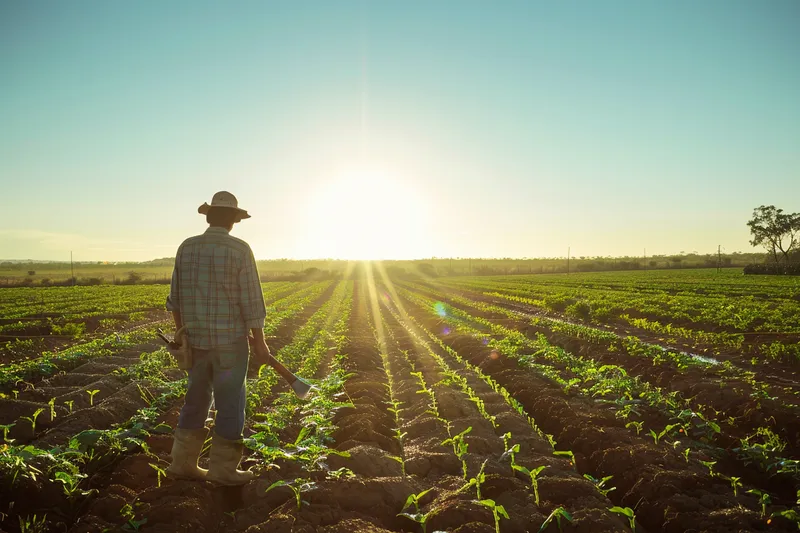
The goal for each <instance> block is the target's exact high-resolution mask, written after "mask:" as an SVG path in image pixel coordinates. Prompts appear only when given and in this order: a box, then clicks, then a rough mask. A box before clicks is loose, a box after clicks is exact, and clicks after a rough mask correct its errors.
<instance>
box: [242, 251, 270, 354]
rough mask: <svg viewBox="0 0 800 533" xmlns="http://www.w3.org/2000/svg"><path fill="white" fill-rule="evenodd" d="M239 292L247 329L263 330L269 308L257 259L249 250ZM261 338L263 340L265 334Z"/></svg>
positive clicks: (243, 265)
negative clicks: (265, 301) (265, 300)
mask: <svg viewBox="0 0 800 533" xmlns="http://www.w3.org/2000/svg"><path fill="white" fill-rule="evenodd" d="M239 291H240V295H239V305H240V306H241V311H242V318H243V319H244V324H245V327H246V328H247V329H249V330H255V329H259V330H263V329H264V319H265V318H266V317H267V306H266V304H265V303H264V292H263V290H262V289H261V279H260V278H259V276H258V268H257V267H256V259H255V257H253V251H252V250H250V249H249V248H248V253H247V255H246V256H245V258H244V261H243V264H242V267H241V269H240V270H239ZM261 337H262V338H263V332H262V335H261Z"/></svg>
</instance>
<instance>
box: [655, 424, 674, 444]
mask: <svg viewBox="0 0 800 533" xmlns="http://www.w3.org/2000/svg"><path fill="white" fill-rule="evenodd" d="M677 427H680V424H669V425H668V426H667V427H665V428H664V430H663V431H662V432H661V433H656V432H655V431H653V430H652V429H651V430H650V436H651V437H653V441H654V442H655V443H656V444H658V443H659V441H661V439H663V438H664V437H665V436H667V435H669V434H670V433H671V432H672V430H673V429H675V428H677Z"/></svg>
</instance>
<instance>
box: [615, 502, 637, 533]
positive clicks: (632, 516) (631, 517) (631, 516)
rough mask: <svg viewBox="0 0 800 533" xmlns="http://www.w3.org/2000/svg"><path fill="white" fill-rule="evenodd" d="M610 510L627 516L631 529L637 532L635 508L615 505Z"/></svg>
mask: <svg viewBox="0 0 800 533" xmlns="http://www.w3.org/2000/svg"><path fill="white" fill-rule="evenodd" d="M609 511H611V512H612V513H616V514H621V515H622V516H624V517H625V518H627V519H628V522H630V526H631V531H633V532H634V533H636V513H634V512H633V509H631V508H630V507H617V506H615V507H612V508H611V509H609Z"/></svg>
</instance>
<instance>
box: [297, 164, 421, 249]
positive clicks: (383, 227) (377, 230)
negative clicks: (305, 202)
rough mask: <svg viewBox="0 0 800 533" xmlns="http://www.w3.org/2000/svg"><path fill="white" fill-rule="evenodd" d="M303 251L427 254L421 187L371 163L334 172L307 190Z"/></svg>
mask: <svg viewBox="0 0 800 533" xmlns="http://www.w3.org/2000/svg"><path fill="white" fill-rule="evenodd" d="M311 194H312V196H311V198H310V206H309V211H308V213H307V214H306V221H307V223H308V224H307V232H306V243H305V244H306V245H305V246H304V247H303V248H306V249H307V250H306V253H307V254H308V255H309V256H310V257H331V258H336V259H413V258H418V257H426V256H427V255H428V254H429V249H430V247H429V242H428V241H429V239H428V237H427V233H428V229H427V227H426V226H427V222H428V208H427V203H426V202H425V201H424V198H423V195H422V193H421V191H420V190H418V189H415V188H413V187H412V185H411V182H410V180H401V179H398V178H397V177H395V176H392V175H391V174H390V173H388V172H386V171H382V170H378V169H376V168H372V167H370V168H367V167H357V168H353V169H349V170H347V171H343V172H340V173H338V174H337V175H336V176H335V177H333V178H332V179H330V180H327V181H325V182H323V183H322V184H321V185H320V186H318V187H316V188H315V189H314V190H313V192H312V193H311Z"/></svg>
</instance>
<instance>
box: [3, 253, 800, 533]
mask: <svg viewBox="0 0 800 533" xmlns="http://www.w3.org/2000/svg"><path fill="white" fill-rule="evenodd" d="M361 272H362V274H363V275H361V276H359V277H358V279H355V280H341V281H337V280H323V281H317V282H272V283H265V284H264V286H263V290H264V295H265V298H266V301H267V306H268V309H269V316H268V319H267V323H266V326H265V333H266V335H267V337H268V338H269V343H270V345H271V347H272V349H273V352H274V353H276V355H277V357H278V358H279V359H280V360H281V361H282V362H283V363H284V364H285V365H287V366H288V367H289V368H290V369H291V370H293V371H295V372H297V373H299V374H300V375H302V376H304V377H306V378H308V379H310V380H311V381H313V382H314V383H315V384H316V385H317V386H318V391H317V393H315V394H314V395H313V396H312V398H311V399H310V400H308V401H305V402H304V401H301V400H299V399H297V398H296V397H295V396H294V395H293V394H291V393H290V391H288V390H287V388H286V386H285V385H284V384H283V383H282V382H281V381H280V380H279V379H278V377H277V375H276V374H275V373H274V372H273V371H272V370H271V369H269V368H267V367H261V368H255V367H254V368H251V369H250V377H249V380H248V395H247V423H246V430H245V431H246V437H247V441H246V442H247V448H248V451H247V455H248V458H247V459H246V461H245V465H246V466H250V467H252V468H253V469H254V470H255V471H256V472H257V474H258V476H257V480H256V481H254V482H252V483H251V484H250V485H248V486H247V487H245V488H244V490H243V492H242V495H241V496H240V498H241V500H240V501H239V502H238V503H235V504H231V503H227V504H226V503H225V502H226V500H225V499H223V498H221V496H220V493H219V491H220V490H221V489H218V488H215V487H214V486H212V485H210V484H204V483H197V482H186V481H174V480H170V479H167V478H165V476H164V469H165V468H166V466H167V465H168V453H169V447H170V443H171V436H170V431H171V429H172V428H173V427H174V426H175V424H176V422H177V416H178V413H179V410H180V407H181V405H182V394H183V391H184V390H185V387H186V377H185V373H184V372H182V371H179V370H178V369H177V368H176V367H175V363H174V361H173V360H172V359H171V356H170V355H169V354H168V353H167V352H166V351H165V350H164V349H163V348H162V346H161V345H160V344H159V342H157V340H156V337H155V330H156V329H157V328H159V327H163V328H165V329H170V317H169V316H168V314H167V313H166V312H165V311H164V309H163V307H164V300H165V298H166V294H167V292H168V286H166V285H152V286H137V285H133V286H112V285H102V286H97V287H50V288H16V289H4V290H0V357H2V366H0V391H2V395H1V397H0V428H2V429H3V440H4V444H3V445H2V451H0V483H2V486H3V491H2V493H0V511H1V512H2V514H0V518H1V519H2V522H0V524H1V525H0V527H2V529H3V530H5V531H72V532H89V531H97V532H100V531H133V530H142V531H147V530H148V528H160V529H159V530H163V531H178V530H181V529H180V527H182V526H181V524H185V523H186V522H187V520H188V521H190V522H191V523H193V524H195V525H196V528H197V530H198V531H212V530H214V531H216V530H226V531H248V532H253V531H267V530H273V528H277V529H280V528H284V529H286V530H289V529H292V528H294V529H292V530H296V531H312V530H314V528H315V527H316V526H315V524H319V520H320V517H321V516H324V513H334V516H335V517H337V518H336V519H337V520H339V521H341V522H342V523H344V524H347V523H349V522H348V521H352V520H356V519H359V520H363V519H367V520H368V522H370V523H372V524H373V525H374V527H375V529H374V530H375V531H384V530H390V531H426V530H427V531H437V530H440V531H453V530H456V529H458V528H459V527H462V526H463V525H464V524H467V523H470V524H472V526H471V527H473V528H474V529H471V530H470V531H484V530H485V531H494V530H495V529H499V530H501V531H531V530H532V531H539V530H540V529H542V528H544V529H545V530H548V528H549V530H550V531H555V530H557V529H558V526H559V524H560V526H561V528H562V529H563V530H565V531H573V530H574V531H624V530H626V529H631V530H632V529H634V528H635V529H636V530H644V531H662V530H663V531H689V530H697V531H742V530H770V531H792V530H796V529H797V525H796V523H797V515H796V514H794V513H796V511H797V505H798V503H797V499H798V497H800V494H798V488H800V381H798V370H800V282H798V280H796V279H793V278H775V277H749V276H748V277H746V276H742V275H741V273H740V272H737V271H735V270H729V271H722V272H721V273H717V272H716V271H714V270H674V271H652V272H631V273H619V272H608V273H597V274H570V275H566V274H557V275H517V276H496V277H491V276H481V277H467V276H456V277H425V276H416V277H412V276H400V277H397V278H393V279H389V278H388V277H386V275H385V269H383V268H373V267H372V265H370V264H367V265H364V268H363V269H362V270H361ZM210 423H211V424H213V421H212V422H210ZM206 460H207V459H206V457H205V456H204V457H203V458H202V460H201V462H205V461H206ZM132 473H135V474H132ZM678 486H680V487H681V490H676V487H678ZM687 493H690V494H692V498H691V499H688V498H686V497H684V496H683V495H684V494H687ZM345 494H346V496H343V495H345ZM231 505H233V507H231ZM184 508H189V509H197V508H200V509H201V511H200V512H197V511H193V514H192V516H191V517H190V516H188V515H187V514H186V513H185V512H184V511H182V509H184ZM350 523H355V522H350ZM358 523H362V522H358ZM277 529H275V530H277ZM462 531H463V530H462Z"/></svg>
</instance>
